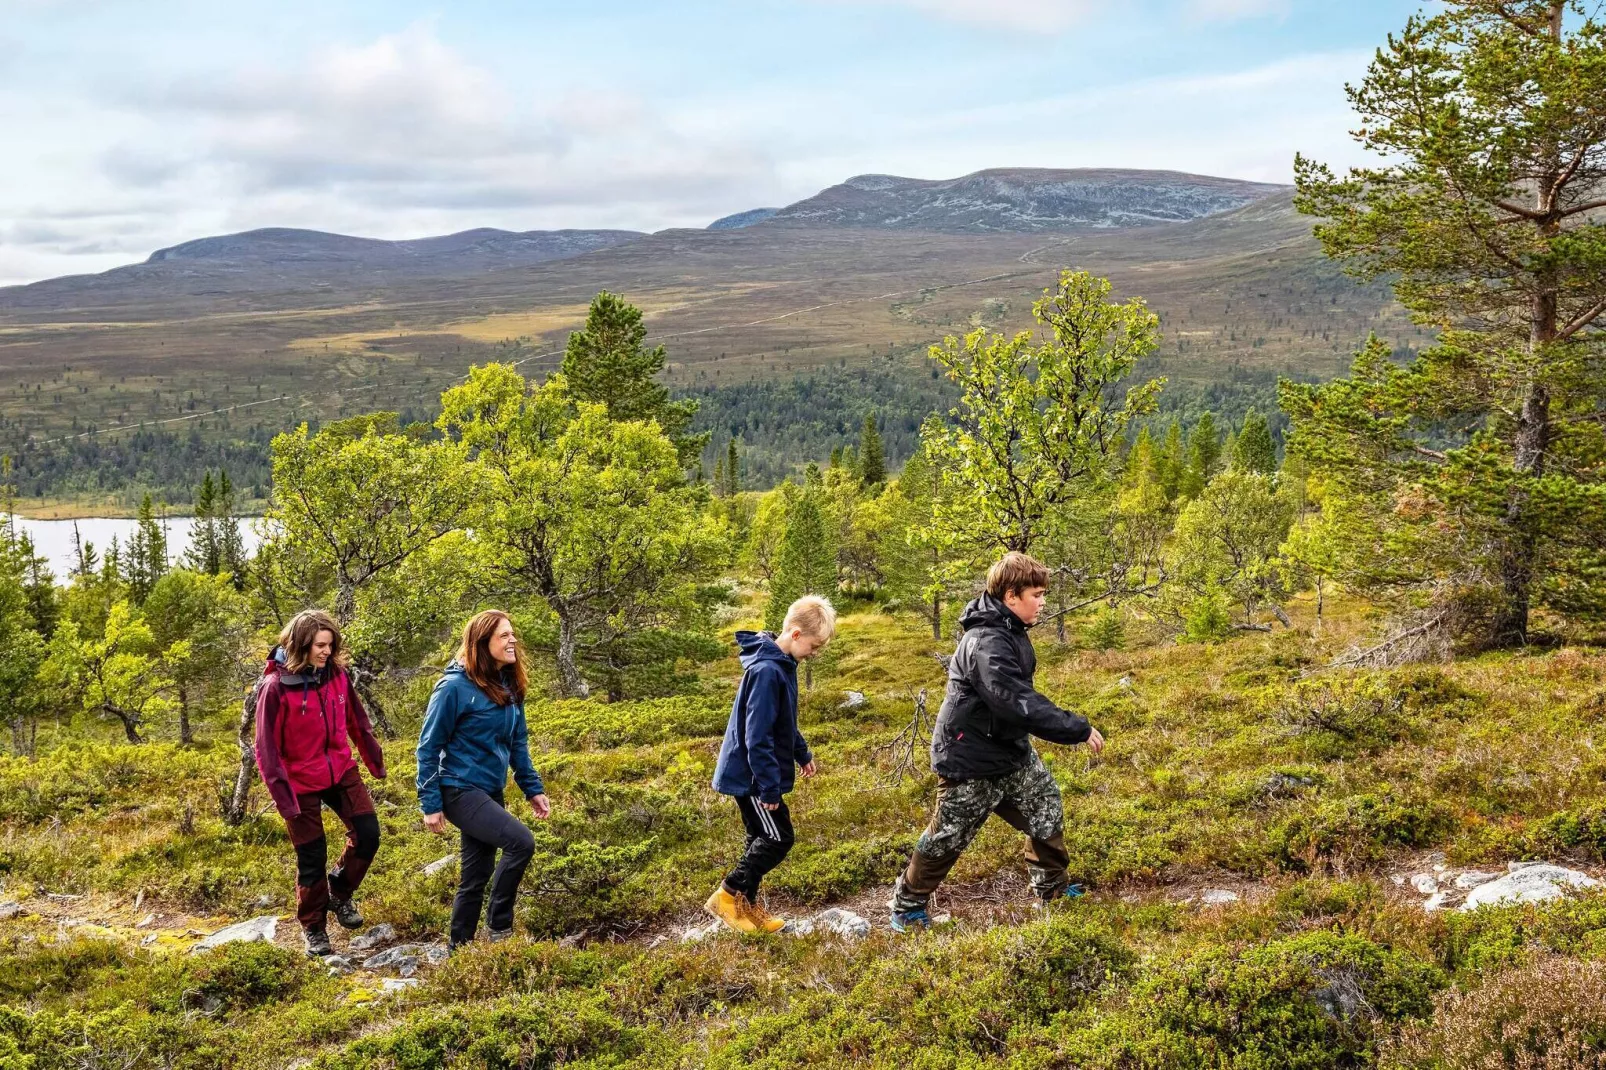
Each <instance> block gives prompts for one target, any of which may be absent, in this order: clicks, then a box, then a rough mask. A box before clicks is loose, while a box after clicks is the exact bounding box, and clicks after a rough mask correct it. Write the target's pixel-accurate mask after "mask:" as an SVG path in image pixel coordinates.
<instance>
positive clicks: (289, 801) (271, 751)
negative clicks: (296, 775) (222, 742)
mask: <svg viewBox="0 0 1606 1070" xmlns="http://www.w3.org/2000/svg"><path fill="white" fill-rule="evenodd" d="M283 713H284V711H283V709H282V704H281V703H280V702H279V689H278V688H276V687H274V686H273V685H272V684H267V685H265V686H264V687H263V688H262V690H260V691H258V692H257V717H256V721H257V727H256V740H255V748H254V749H255V750H256V757H257V772H259V773H261V774H262V783H264V784H266V785H267V786H268V796H269V797H270V798H272V799H273V806H274V809H276V810H278V811H279V816H280V817H282V818H284V819H285V820H286V821H288V820H290V819H291V818H292V817H295V816H297V815H298V814H300V813H301V803H300V802H298V801H297V800H296V791H295V788H293V787H291V786H290V773H289V771H288V770H286V769H285V767H284V755H282V754H281V753H279V718H280V717H281V716H282V715H283Z"/></svg>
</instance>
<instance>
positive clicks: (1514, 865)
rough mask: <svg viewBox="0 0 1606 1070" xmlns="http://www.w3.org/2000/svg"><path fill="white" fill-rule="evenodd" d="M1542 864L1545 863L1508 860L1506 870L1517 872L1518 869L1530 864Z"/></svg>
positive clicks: (1525, 867)
mask: <svg viewBox="0 0 1606 1070" xmlns="http://www.w3.org/2000/svg"><path fill="white" fill-rule="evenodd" d="M1542 865H1544V863H1543V862H1507V863H1506V872H1507V873H1515V872H1517V870H1519V869H1527V868H1528V867H1529V866H1542Z"/></svg>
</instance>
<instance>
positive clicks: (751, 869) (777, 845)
mask: <svg viewBox="0 0 1606 1070" xmlns="http://www.w3.org/2000/svg"><path fill="white" fill-rule="evenodd" d="M734 798H735V800H736V808H737V809H738V810H740V811H741V813H742V825H743V826H744V827H745V828H746V829H747V844H746V846H745V847H744V848H743V849H742V860H741V861H740V862H738V863H736V868H735V869H733V870H731V871H730V875H729V876H727V877H726V878H725V890H726V891H727V892H730V893H731V894H732V895H745V896H747V900H748V902H750V903H756V902H758V885H759V882H760V881H762V880H763V879H764V875H765V874H767V873H768V872H769V871H770V870H772V869H774V868H775V867H776V866H778V865H780V864H781V862H782V861H783V860H784V859H785V858H786V856H787V853H788V852H790V851H791V850H792V813H791V811H790V810H788V809H787V808H786V801H785V800H784V799H783V800H782V801H781V805H780V806H778V807H776V808H775V809H773V810H766V809H764V804H763V803H761V802H760V801H759V800H758V799H756V798H754V797H753V796H751V795H737V796H734Z"/></svg>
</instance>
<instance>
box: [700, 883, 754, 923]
mask: <svg viewBox="0 0 1606 1070" xmlns="http://www.w3.org/2000/svg"><path fill="white" fill-rule="evenodd" d="M703 909H704V910H706V911H708V912H709V913H710V914H712V915H714V917H716V918H718V919H719V920H720V923H721V924H723V925H724V926H725V928H727V929H734V930H735V931H736V932H739V933H756V932H758V931H759V924H758V921H757V920H756V919H755V918H754V917H753V915H752V909H753V904H751V903H749V902H748V901H747V896H745V895H732V894H731V893H730V892H727V891H726V890H725V886H724V885H723V884H721V885H720V886H719V887H718V888H716V889H714V894H713V895H711V896H709V897H708V902H706V903H704V904H703Z"/></svg>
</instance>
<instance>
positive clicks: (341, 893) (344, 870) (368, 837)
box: [285, 766, 379, 930]
mask: <svg viewBox="0 0 1606 1070" xmlns="http://www.w3.org/2000/svg"><path fill="white" fill-rule="evenodd" d="M296 801H297V802H298V803H300V805H301V813H299V814H297V815H296V816H295V817H292V818H290V819H288V820H287V821H285V827H286V828H287V829H288V830H289V832H290V842H291V843H292V844H293V845H294V846H295V849H296V920H297V921H299V922H300V923H301V927H302V928H303V929H307V930H318V929H322V928H323V927H324V925H325V918H326V916H327V914H328V911H329V897H330V895H331V894H333V895H334V896H336V897H337V898H340V899H350V898H351V896H352V894H353V893H355V892H356V890H357V885H359V884H361V883H362V879H363V876H364V875H365V874H367V872H368V866H369V864H370V863H371V862H373V860H374V855H375V854H377V853H378V851H379V818H377V817H376V816H374V800H373V799H372V798H370V797H369V795H368V786H367V785H366V784H364V783H363V780H362V775H361V774H360V773H358V772H357V769H356V767H355V766H353V767H352V768H351V769H348V770H347V771H346V774H345V775H344V776H342V777H341V778H340V782H339V783H337V784H336V785H335V786H334V787H332V788H325V789H324V790H323V791H315V792H310V793H308V794H306V795H297V796H296ZM325 806H327V807H329V809H331V810H333V811H334V812H335V816H336V817H338V818H340V823H341V824H343V825H345V826H346V849H345V851H343V852H342V853H341V855H340V862H339V864H338V865H336V866H335V868H334V870H333V871H332V872H328V873H326V872H324V867H325V866H326V865H327V864H328V861H329V845H328V841H327V840H326V839H325V838H324V834H323V808H324V807H325Z"/></svg>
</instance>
